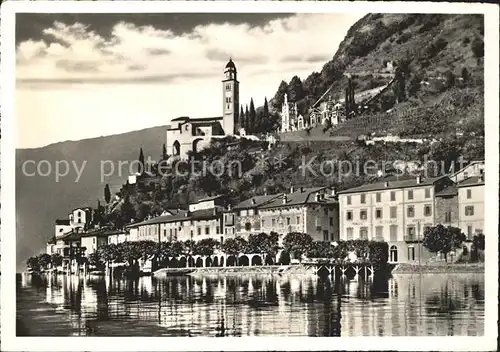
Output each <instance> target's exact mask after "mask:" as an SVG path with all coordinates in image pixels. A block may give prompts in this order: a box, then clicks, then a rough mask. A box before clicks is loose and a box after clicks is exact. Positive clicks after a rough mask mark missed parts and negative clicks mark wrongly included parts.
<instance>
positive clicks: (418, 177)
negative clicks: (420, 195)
mask: <svg viewBox="0 0 500 352" xmlns="http://www.w3.org/2000/svg"><path fill="white" fill-rule="evenodd" d="M421 182H422V176H420V175H418V176H417V184H418V185H419V184H420V183H421Z"/></svg>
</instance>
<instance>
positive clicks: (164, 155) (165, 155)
mask: <svg viewBox="0 0 500 352" xmlns="http://www.w3.org/2000/svg"><path fill="white" fill-rule="evenodd" d="M161 160H167V147H166V146H165V143H163V149H162V151H161Z"/></svg>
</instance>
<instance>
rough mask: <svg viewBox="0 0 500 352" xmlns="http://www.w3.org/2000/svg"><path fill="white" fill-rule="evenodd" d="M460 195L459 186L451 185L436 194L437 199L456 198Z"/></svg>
mask: <svg viewBox="0 0 500 352" xmlns="http://www.w3.org/2000/svg"><path fill="white" fill-rule="evenodd" d="M457 194H458V189H457V185H455V184H451V185H448V187H446V188H444V189H442V190H441V191H439V192H437V193H436V194H435V196H436V197H445V196H456V195H457Z"/></svg>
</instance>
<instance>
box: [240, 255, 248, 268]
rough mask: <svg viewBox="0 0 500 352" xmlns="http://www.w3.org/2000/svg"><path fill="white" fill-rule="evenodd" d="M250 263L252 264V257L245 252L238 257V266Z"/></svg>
mask: <svg viewBox="0 0 500 352" xmlns="http://www.w3.org/2000/svg"><path fill="white" fill-rule="evenodd" d="M249 265H250V259H249V258H248V256H246V255H245V254H243V255H242V256H240V257H239V258H238V266H249Z"/></svg>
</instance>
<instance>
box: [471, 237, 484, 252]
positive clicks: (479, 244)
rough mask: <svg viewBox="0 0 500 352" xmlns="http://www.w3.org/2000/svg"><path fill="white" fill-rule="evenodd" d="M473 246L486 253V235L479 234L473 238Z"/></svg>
mask: <svg viewBox="0 0 500 352" xmlns="http://www.w3.org/2000/svg"><path fill="white" fill-rule="evenodd" d="M472 246H473V247H474V248H475V249H477V250H480V251H484V235H483V234H482V233H479V234H477V235H474V237H473V238H472Z"/></svg>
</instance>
